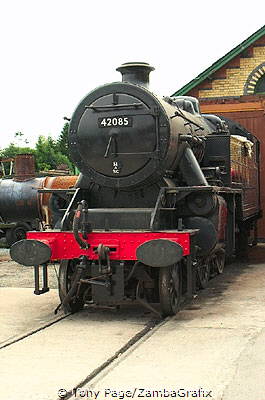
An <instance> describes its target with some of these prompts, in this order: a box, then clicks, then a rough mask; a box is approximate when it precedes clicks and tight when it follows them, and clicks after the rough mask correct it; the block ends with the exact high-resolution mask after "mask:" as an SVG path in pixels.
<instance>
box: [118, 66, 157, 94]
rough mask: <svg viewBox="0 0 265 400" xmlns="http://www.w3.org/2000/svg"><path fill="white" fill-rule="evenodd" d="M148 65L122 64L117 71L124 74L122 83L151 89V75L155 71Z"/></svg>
mask: <svg viewBox="0 0 265 400" xmlns="http://www.w3.org/2000/svg"><path fill="white" fill-rule="evenodd" d="M154 69H155V68H154V67H152V66H151V65H150V64H148V63H144V62H130V63H125V64H122V65H121V66H120V67H119V68H117V69H116V71H119V72H120V73H121V74H122V82H129V83H134V84H135V85H140V86H144V87H146V88H148V87H149V74H150V72H151V71H154Z"/></svg>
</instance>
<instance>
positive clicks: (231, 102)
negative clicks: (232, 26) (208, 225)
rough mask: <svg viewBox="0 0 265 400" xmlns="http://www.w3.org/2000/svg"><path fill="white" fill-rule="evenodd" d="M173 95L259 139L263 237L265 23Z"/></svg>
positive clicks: (264, 232) (264, 233)
mask: <svg viewBox="0 0 265 400" xmlns="http://www.w3.org/2000/svg"><path fill="white" fill-rule="evenodd" d="M174 95H175V96H179V95H186V96H194V97H197V98H198V99H199V101H200V106H201V111H202V113H209V114H211V113H212V114H219V115H223V116H226V117H227V118H231V119H233V120H235V121H238V122H239V123H240V124H241V125H243V126H244V127H245V128H246V129H248V130H249V131H250V132H252V133H253V134H254V135H256V136H257V137H258V139H259V140H260V143H261V206H262V208H263V214H264V217H263V218H262V220H261V221H260V223H259V237H260V238H262V239H265V25H264V26H263V27H262V28H260V29H259V30H258V31H257V32H255V33H253V35H251V36H250V37H249V38H247V39H246V40H244V41H243V42H242V43H241V44H239V45H238V46H237V47H235V48H234V49H232V50H231V51H230V52H229V53H227V54H226V55H225V56H224V57H222V58H220V59H219V60H217V61H216V62H215V63H214V64H213V65H211V66H210V67H209V68H207V69H206V70H205V71H203V72H202V73H201V74H200V75H198V76H197V77H196V78H195V79H193V80H192V81H191V82H189V83H187V84H186V85H185V86H183V87H182V88H181V89H179V90H177V91H176V92H175V93H174Z"/></svg>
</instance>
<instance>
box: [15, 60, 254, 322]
mask: <svg viewBox="0 0 265 400" xmlns="http://www.w3.org/2000/svg"><path fill="white" fill-rule="evenodd" d="M153 69H154V68H152V67H151V66H150V65H149V64H146V63H127V64H123V65H122V66H121V67H119V68H118V69H117V70H118V71H120V72H121V73H122V77H123V79H122V82H115V83H111V84H107V85H105V86H101V87H99V88H97V89H95V90H93V91H92V92H90V93H89V94H88V95H87V96H86V97H85V98H84V99H83V100H82V101H81V103H80V104H79V105H78V107H77V109H76V110H75V112H74V114H73V116H72V119H71V123H70V128H69V149H70V153H71V157H72V160H73V161H74V163H75V164H76V165H77V167H78V168H79V170H80V171H81V174H80V176H79V179H78V182H77V184H76V190H75V193H74V194H72V195H71V196H70V195H69V196H70V197H69V205H68V208H67V209H66V210H65V213H64V217H63V218H62V221H61V230H60V231H55V230H52V231H45V232H29V233H28V234H27V239H26V240H21V241H20V242H18V243H16V244H14V245H13V246H12V248H11V256H12V258H13V259H14V260H15V261H17V262H19V263H21V264H23V265H29V266H34V268H35V293H36V294H42V293H45V292H46V291H47V290H48V284H47V264H48V263H49V262H51V261H54V260H60V270H59V295H60V299H61V305H62V306H63V307H64V309H65V310H66V311H77V310H79V309H80V308H81V307H82V306H83V305H84V303H90V304H91V303H94V304H103V305H106V304H107V305H117V304H121V303H123V302H124V301H131V300H138V301H139V302H141V303H142V304H144V305H145V306H146V307H148V308H151V309H154V308H153V307H154V306H153V305H152V304H153V303H160V309H161V314H162V315H164V316H165V315H172V314H175V313H176V312H177V310H178V308H179V305H180V302H181V300H182V299H183V298H184V297H186V296H192V294H193V293H194V292H195V290H196V289H197V288H204V287H205V286H206V284H207V282H208V280H209V278H210V277H211V275H213V274H216V273H222V271H223V268H224V264H225V261H226V259H228V258H231V257H233V256H234V255H235V254H237V253H240V252H242V251H244V250H245V249H246V247H247V244H248V241H249V240H250V237H251V238H252V242H253V243H255V242H256V223H257V219H258V218H259V217H260V202H259V143H258V141H257V139H256V138H255V137H254V136H253V135H251V134H250V133H249V132H247V131H246V130H245V129H244V128H242V127H241V126H239V125H238V124H236V123H233V122H231V121H229V120H224V119H223V118H221V117H218V116H214V115H202V114H201V113H200V110H199V104H198V101H197V100H196V99H195V98H192V97H185V96H184V97H165V98H159V97H157V96H155V95H154V94H153V93H151V92H150V91H149V89H148V83H149V73H150V71H152V70H153ZM41 267H42V269H43V287H42V289H40V283H39V269H40V268H41Z"/></svg>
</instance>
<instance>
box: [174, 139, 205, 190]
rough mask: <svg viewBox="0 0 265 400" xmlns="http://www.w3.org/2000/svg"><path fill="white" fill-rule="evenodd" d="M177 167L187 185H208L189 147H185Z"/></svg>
mask: <svg viewBox="0 0 265 400" xmlns="http://www.w3.org/2000/svg"><path fill="white" fill-rule="evenodd" d="M179 167H180V170H181V172H182V175H183V177H184V179H185V181H186V183H187V184H188V185H189V186H209V185H208V182H207V180H206V178H205V176H204V175H203V172H202V170H201V167H200V165H199V163H198V161H197V159H196V157H195V155H194V153H193V151H192V149H191V148H190V147H186V149H185V151H184V153H183V155H182V158H181V160H180V164H179Z"/></svg>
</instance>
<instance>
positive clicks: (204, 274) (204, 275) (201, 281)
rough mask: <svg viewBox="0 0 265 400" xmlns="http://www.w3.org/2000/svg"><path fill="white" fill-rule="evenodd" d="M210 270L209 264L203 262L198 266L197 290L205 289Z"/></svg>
mask: <svg viewBox="0 0 265 400" xmlns="http://www.w3.org/2000/svg"><path fill="white" fill-rule="evenodd" d="M210 273H211V268H210V264H209V263H207V262H205V263H204V264H202V265H200V266H199V268H198V270H197V284H198V287H199V289H205V288H206V286H207V284H208V282H209V280H210Z"/></svg>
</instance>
